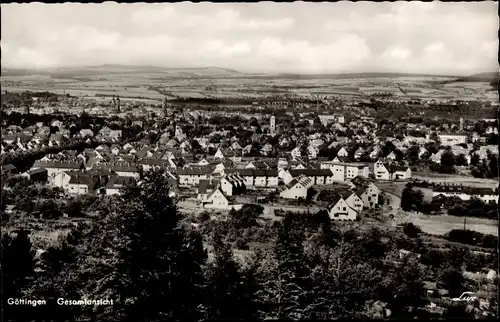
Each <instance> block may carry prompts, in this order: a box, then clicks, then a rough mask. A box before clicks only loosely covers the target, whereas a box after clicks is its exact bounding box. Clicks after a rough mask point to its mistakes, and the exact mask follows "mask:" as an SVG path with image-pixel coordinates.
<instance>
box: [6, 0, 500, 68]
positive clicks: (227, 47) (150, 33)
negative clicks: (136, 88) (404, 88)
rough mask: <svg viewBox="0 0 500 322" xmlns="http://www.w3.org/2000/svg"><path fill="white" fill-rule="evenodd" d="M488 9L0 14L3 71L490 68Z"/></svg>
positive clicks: (167, 8)
mask: <svg viewBox="0 0 500 322" xmlns="http://www.w3.org/2000/svg"><path fill="white" fill-rule="evenodd" d="M496 6H497V5H496V4H495V3H494V2H481V3H443V2H432V3H423V2H402V1H401V2H394V3H389V2H383V3H374V2H362V3H360V2H358V3H351V2H339V3H304V2H296V3H271V2H260V3H254V4H243V3H221V4H216V3H198V4H195V3H187V2H183V3H171V4H170V3H169V4H131V5H126V4H117V3H105V4H97V5H82V4H72V3H66V4H60V5H51V6H47V5H44V4H36V3H32V4H27V5H26V4H24V5H16V4H8V5H2V12H1V14H2V29H1V31H2V44H1V45H2V63H3V64H4V65H5V66H17V67H33V66H56V65H60V66H63V65H64V66H68V65H91V64H92V65H93V64H95V65H97V64H106V63H130V64H143V63H144V64H158V65H162V66H171V67H189V66H206V65H209V66H220V67H226V68H234V69H237V70H241V71H277V72H311V73H317V72H332V73H333V72H338V71H342V72H346V71H352V72H362V71H373V70H377V71H381V70H400V71H408V72H422V73H448V74H455V73H457V72H459V73H464V74H473V73H476V72H482V71H488V70H491V69H493V68H495V69H496V68H497V51H498V39H497V37H498V36H497V31H498V17H497V16H496V10H495V9H496Z"/></svg>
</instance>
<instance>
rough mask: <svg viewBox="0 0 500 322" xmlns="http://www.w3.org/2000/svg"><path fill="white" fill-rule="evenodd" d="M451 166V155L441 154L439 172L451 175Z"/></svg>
mask: <svg viewBox="0 0 500 322" xmlns="http://www.w3.org/2000/svg"><path fill="white" fill-rule="evenodd" d="M453 165H454V160H453V154H452V153H451V152H450V151H445V152H443V154H442V155H441V166H440V172H442V173H452V172H453V171H454V169H453Z"/></svg>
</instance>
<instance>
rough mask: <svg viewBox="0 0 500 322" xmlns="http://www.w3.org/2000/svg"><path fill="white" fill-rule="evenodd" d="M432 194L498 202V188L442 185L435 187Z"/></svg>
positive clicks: (434, 195)
mask: <svg viewBox="0 0 500 322" xmlns="http://www.w3.org/2000/svg"><path fill="white" fill-rule="evenodd" d="M432 196H433V197H437V196H444V197H448V198H449V197H458V198H460V199H462V200H471V199H472V198H477V199H480V200H482V201H484V202H486V203H489V202H492V201H493V202H498V188H496V189H493V188H481V187H468V186H457V185H441V186H438V187H435V188H434V189H433V191H432Z"/></svg>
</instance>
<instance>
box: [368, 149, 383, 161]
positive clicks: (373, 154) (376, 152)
mask: <svg viewBox="0 0 500 322" xmlns="http://www.w3.org/2000/svg"><path fill="white" fill-rule="evenodd" d="M380 151H381V149H380V148H379V147H378V146H376V147H375V148H374V149H373V151H372V152H370V154H369V156H370V159H371V160H376V159H377V158H378V156H379V153H380Z"/></svg>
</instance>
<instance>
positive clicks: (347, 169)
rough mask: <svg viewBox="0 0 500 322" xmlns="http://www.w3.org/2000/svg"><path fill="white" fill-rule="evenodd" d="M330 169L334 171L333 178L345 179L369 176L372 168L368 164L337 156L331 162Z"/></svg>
mask: <svg viewBox="0 0 500 322" xmlns="http://www.w3.org/2000/svg"><path fill="white" fill-rule="evenodd" d="M330 171H331V172H332V173H333V180H335V181H345V180H346V179H352V178H355V177H357V176H362V177H365V178H368V176H369V174H370V168H369V166H368V164H365V163H357V162H346V160H345V159H343V158H342V157H340V158H339V157H336V158H335V159H334V160H333V162H332V163H331V164H330Z"/></svg>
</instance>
